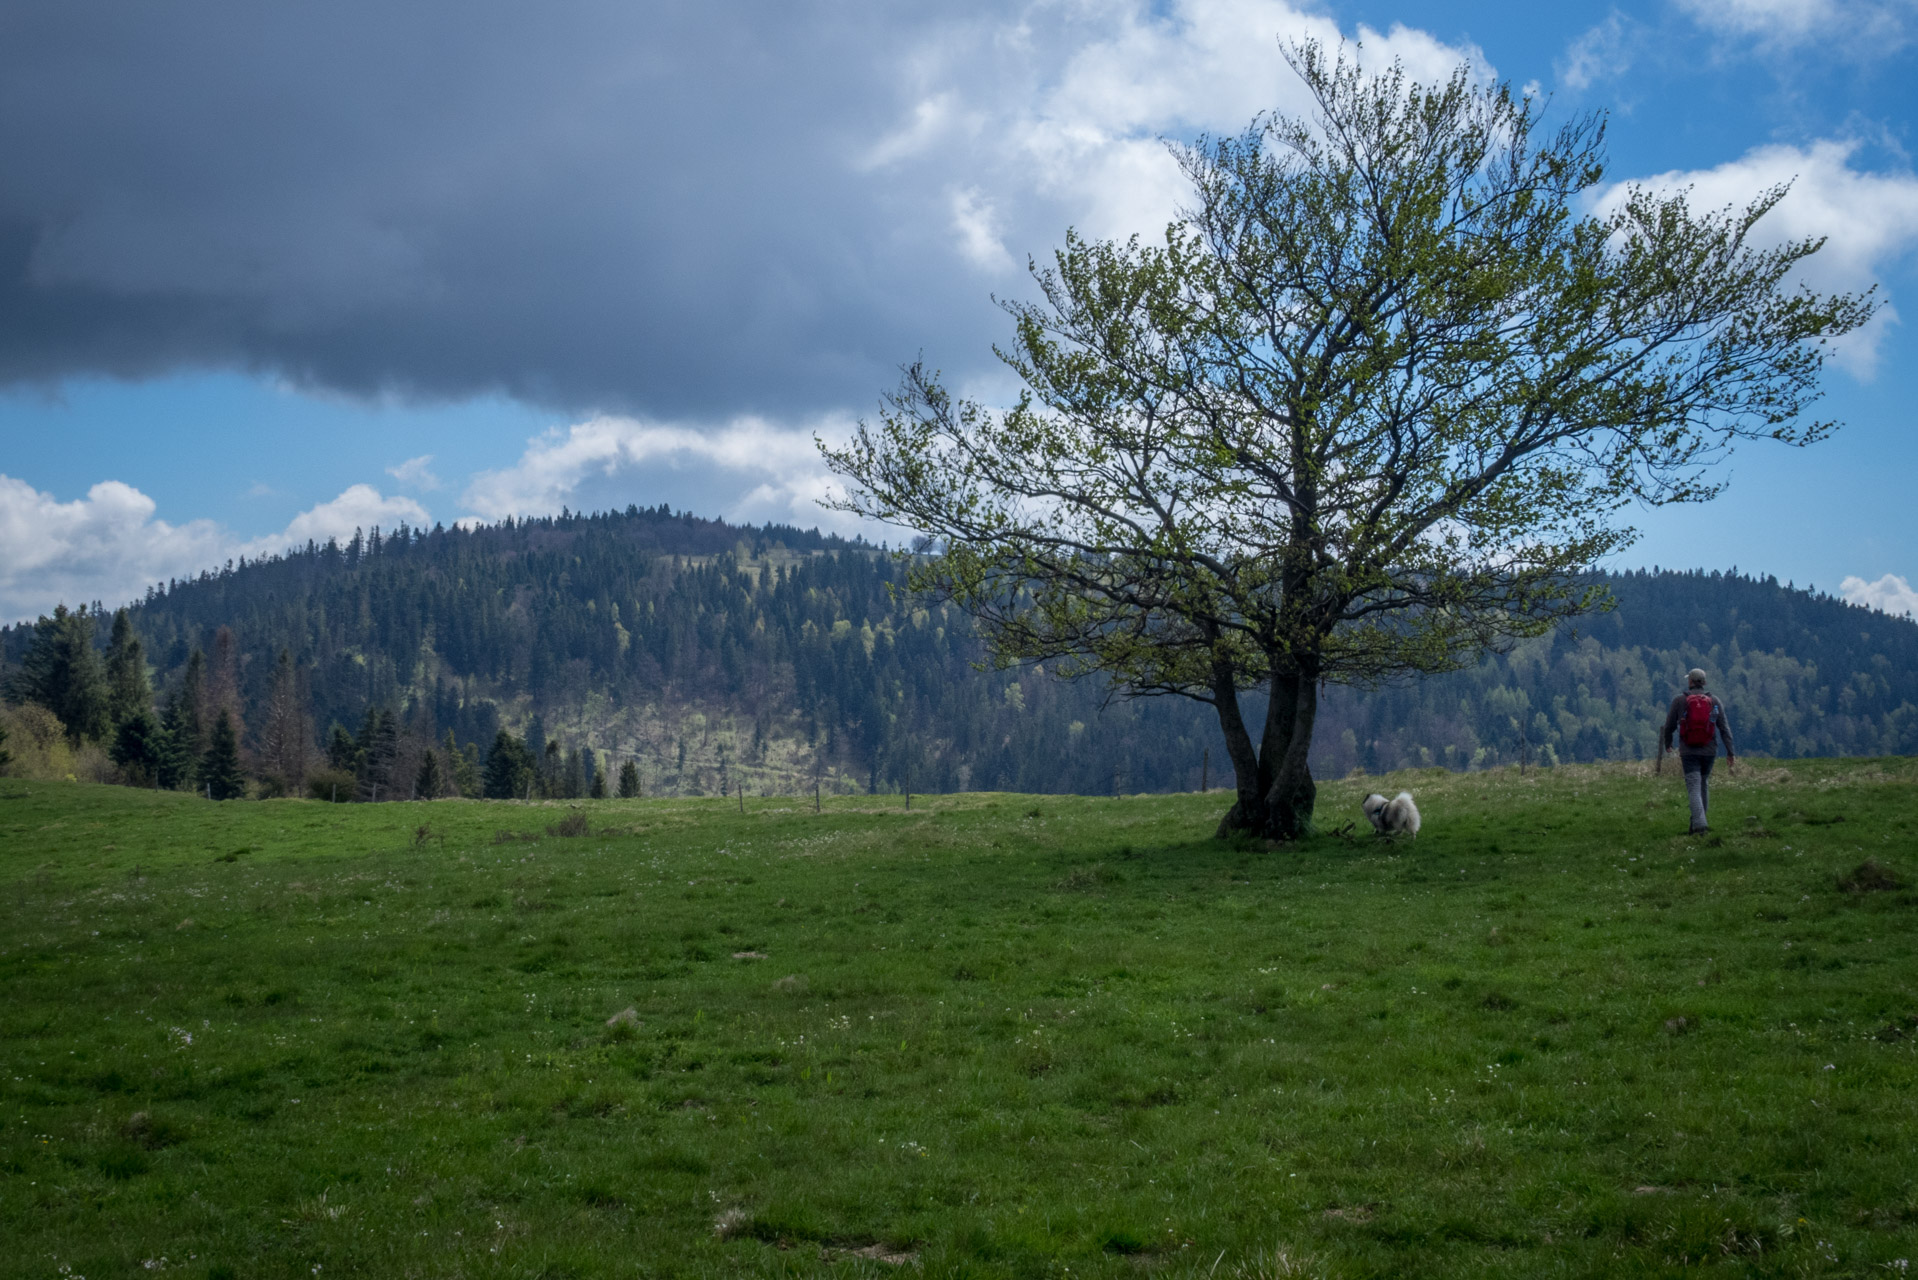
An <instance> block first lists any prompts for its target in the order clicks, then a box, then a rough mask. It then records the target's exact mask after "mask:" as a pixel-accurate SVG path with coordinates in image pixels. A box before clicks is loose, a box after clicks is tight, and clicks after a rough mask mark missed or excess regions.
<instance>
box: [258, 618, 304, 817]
mask: <svg viewBox="0 0 1918 1280" xmlns="http://www.w3.org/2000/svg"><path fill="white" fill-rule="evenodd" d="M308 749H309V747H308V730H307V713H306V697H305V690H304V689H303V688H302V687H301V680H300V673H299V672H298V671H297V670H295V669H294V666H293V654H292V652H291V651H290V650H288V649H286V648H281V650H280V657H279V660H278V661H277V662H276V663H274V666H273V684H272V688H271V690H270V691H269V692H268V694H267V701H266V720H265V723H264V724H263V725H262V726H261V730H260V754H261V757H262V759H261V765H262V767H263V769H264V770H265V771H266V772H267V773H270V774H272V775H273V776H274V777H276V778H278V779H279V780H280V784H281V786H282V787H284V788H285V789H286V791H287V792H288V793H289V794H292V795H301V794H304V792H305V790H306V761H307V752H308Z"/></svg>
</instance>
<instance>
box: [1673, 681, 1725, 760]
mask: <svg viewBox="0 0 1918 1280" xmlns="http://www.w3.org/2000/svg"><path fill="white" fill-rule="evenodd" d="M1713 705H1714V704H1713V700H1712V696H1711V695H1710V694H1709V693H1688V694H1686V695H1685V718H1684V719H1683V720H1681V721H1679V724H1678V740H1679V741H1680V742H1682V743H1684V744H1685V745H1686V746H1688V747H1709V746H1710V745H1711V744H1712V735H1713V734H1714V733H1716V732H1717V726H1716V725H1714V724H1713V723H1712V709H1713Z"/></svg>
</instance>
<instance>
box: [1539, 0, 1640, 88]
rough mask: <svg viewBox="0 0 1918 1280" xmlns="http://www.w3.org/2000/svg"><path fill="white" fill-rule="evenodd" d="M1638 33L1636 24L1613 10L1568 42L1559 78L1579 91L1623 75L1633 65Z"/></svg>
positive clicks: (1567, 86)
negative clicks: (1603, 19)
mask: <svg viewBox="0 0 1918 1280" xmlns="http://www.w3.org/2000/svg"><path fill="white" fill-rule="evenodd" d="M1637 35H1638V28H1637V24H1636V23H1634V22H1632V21H1631V19H1629V18H1627V17H1626V16H1625V15H1624V14H1622V13H1620V12H1619V11H1618V10H1616V9H1614V10H1612V12H1611V15H1610V16H1609V17H1607V18H1606V19H1605V21H1603V22H1601V23H1599V24H1598V25H1597V26H1594V27H1592V28H1590V29H1588V30H1587V31H1586V32H1585V33H1584V34H1582V35H1580V36H1579V37H1578V38H1577V39H1576V40H1574V41H1572V43H1571V44H1569V45H1567V46H1566V49H1565V54H1564V56H1563V57H1562V58H1560V59H1559V60H1558V62H1557V64H1556V70H1557V71H1558V78H1559V82H1560V83H1561V84H1563V85H1564V86H1565V87H1566V88H1567V89H1571V90H1573V91H1574V92H1576V91H1578V90H1581V89H1589V88H1591V87H1592V86H1593V85H1595V84H1597V83H1599V82H1600V81H1602V80H1613V79H1616V78H1618V77H1619V76H1622V75H1624V74H1625V72H1626V71H1627V70H1629V69H1630V68H1631V65H1632V58H1633V54H1634V48H1633V46H1634V43H1635V41H1636V39H1637Z"/></svg>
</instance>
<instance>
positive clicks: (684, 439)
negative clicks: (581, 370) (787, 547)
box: [464, 416, 856, 532]
mask: <svg viewBox="0 0 1918 1280" xmlns="http://www.w3.org/2000/svg"><path fill="white" fill-rule="evenodd" d="M847 425H848V424H847V423H845V422H843V421H839V420H830V421H821V422H819V423H817V424H814V426H813V427H812V428H810V429H809V428H795V427H791V426H784V425H780V424H777V423H773V422H769V421H767V420H765V419H762V418H755V417H746V418H739V419H735V420H734V421H732V422H728V423H725V424H723V425H717V426H711V427H706V426H688V425H681V424H671V423H656V422H642V421H639V420H637V419H633V418H622V417H612V416H602V417H597V418H593V419H591V420H589V421H586V422H581V423H578V424H576V425H574V426H571V427H568V428H565V429H564V430H561V429H559V428H555V429H553V430H551V431H548V432H546V433H545V434H544V435H541V436H538V437H536V438H535V439H533V440H532V441H531V442H530V443H529V444H528V445H527V448H526V452H525V453H524V454H522V455H521V456H520V459H519V461H518V462H517V463H515V464H514V465H513V466H511V467H506V468H503V469H501V470H498V471H489V472H484V473H482V474H480V475H478V476H476V477H474V479H473V482H472V484H471V485H470V486H469V487H468V488H467V490H466V494H465V499H464V501H465V505H466V507H467V508H468V509H469V510H470V511H471V512H473V513H474V514H476V515H477V516H479V517H481V518H483V519H486V520H498V519H500V518H502V517H505V516H517V515H543V514H550V513H552V512H556V511H558V510H560V509H561V508H562V507H571V508H572V509H574V510H584V511H596V510H604V509H608V508H620V507H624V506H626V505H627V504H628V503H632V502H637V503H640V504H642V505H647V506H650V505H653V504H654V503H656V502H661V501H664V502H666V503H668V504H669V505H671V506H673V507H675V508H678V509H681V510H692V511H696V512H698V513H699V514H701V515H719V516H722V517H724V518H725V519H727V520H731V521H735V522H739V523H763V522H766V521H773V522H777V523H784V524H797V525H801V526H803V527H808V528H810V527H813V526H815V525H817V526H823V527H827V528H833V529H839V530H842V531H846V532H853V531H856V526H855V525H854V524H853V523H851V522H849V521H848V520H846V519H845V518H843V517H840V516H838V515H837V513H834V512H829V511H827V510H825V509H824V508H822V507H820V506H819V500H820V499H821V498H824V497H826V496H827V495H828V493H829V492H830V491H831V490H832V488H833V483H832V476H831V473H830V472H829V471H828V470H827V469H826V467H825V465H824V464H823V463H822V462H821V461H820V459H819V453H818V450H817V449H816V448H815V447H814V445H813V431H814V430H817V431H818V433H819V435H820V436H821V437H823V438H827V439H837V438H839V437H840V436H842V435H843V434H844V432H845V430H846V428H847Z"/></svg>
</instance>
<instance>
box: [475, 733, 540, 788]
mask: <svg viewBox="0 0 1918 1280" xmlns="http://www.w3.org/2000/svg"><path fill="white" fill-rule="evenodd" d="M532 776H533V763H532V761H531V760H530V759H529V758H528V757H527V754H526V744H525V743H523V742H521V741H520V740H519V739H518V738H515V737H514V736H513V735H512V734H510V733H508V732H507V731H506V730H504V729H501V730H500V731H499V732H498V733H497V734H495V735H494V737H493V749H492V750H491V751H489V752H488V753H487V755H486V774H485V789H486V798H487V799H489V800H513V799H517V798H518V797H520V796H523V795H525V794H526V784H527V783H528V782H529V781H531V779H532Z"/></svg>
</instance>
